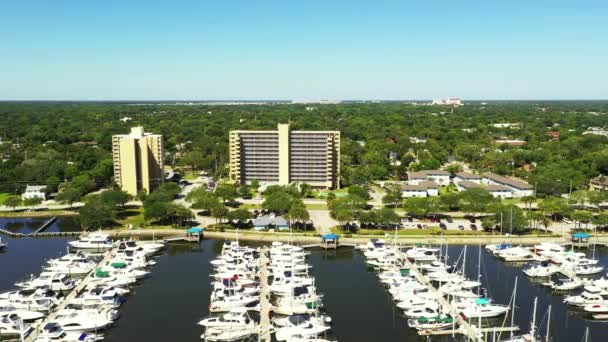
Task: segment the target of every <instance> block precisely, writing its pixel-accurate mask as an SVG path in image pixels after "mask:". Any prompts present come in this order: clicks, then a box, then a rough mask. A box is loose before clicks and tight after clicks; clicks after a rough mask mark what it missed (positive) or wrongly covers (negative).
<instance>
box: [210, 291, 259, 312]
mask: <svg viewBox="0 0 608 342" xmlns="http://www.w3.org/2000/svg"><path fill="white" fill-rule="evenodd" d="M258 300H259V298H258V297H256V296H240V295H237V296H228V297H222V298H217V297H216V296H213V295H212V296H211V304H209V311H210V312H226V311H230V310H233V309H236V308H240V307H244V306H247V305H250V304H252V303H255V302H257V301H258Z"/></svg>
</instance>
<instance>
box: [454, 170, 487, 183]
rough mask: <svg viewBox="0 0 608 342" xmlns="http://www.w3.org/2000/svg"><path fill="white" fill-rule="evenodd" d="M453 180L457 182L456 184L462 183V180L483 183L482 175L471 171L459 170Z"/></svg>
mask: <svg viewBox="0 0 608 342" xmlns="http://www.w3.org/2000/svg"><path fill="white" fill-rule="evenodd" d="M453 181H454V184H456V185H458V183H460V182H465V181H467V182H473V183H477V184H481V176H480V175H476V174H474V173H470V172H458V173H456V175H455V176H454V179H453Z"/></svg>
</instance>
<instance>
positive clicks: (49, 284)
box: [15, 272, 76, 291]
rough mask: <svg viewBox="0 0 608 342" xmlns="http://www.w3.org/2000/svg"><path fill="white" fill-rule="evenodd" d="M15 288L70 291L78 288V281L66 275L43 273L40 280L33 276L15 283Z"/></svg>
mask: <svg viewBox="0 0 608 342" xmlns="http://www.w3.org/2000/svg"><path fill="white" fill-rule="evenodd" d="M15 286H17V287H21V288H26V289H27V288H34V289H38V288H45V289H49V290H51V291H70V290H72V289H73V288H74V287H76V281H74V280H73V279H72V278H71V277H70V276H69V275H67V274H65V273H57V272H42V273H40V276H38V278H34V276H33V275H32V276H31V277H30V279H29V280H27V281H24V282H18V283H15Z"/></svg>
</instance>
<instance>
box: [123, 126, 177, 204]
mask: <svg viewBox="0 0 608 342" xmlns="http://www.w3.org/2000/svg"><path fill="white" fill-rule="evenodd" d="M163 155H164V147H163V136H162V135H159V134H152V133H144V128H143V127H132V128H131V133H130V134H119V135H114V136H112V157H113V161H114V181H115V182H116V184H118V185H119V186H120V187H121V189H122V190H124V191H125V192H127V193H129V194H131V195H133V196H136V195H137V193H138V192H139V191H142V190H143V191H146V192H148V193H149V192H150V191H152V190H154V189H155V188H156V187H158V185H160V184H161V183H162V182H163V177H164V166H165V165H164V161H163Z"/></svg>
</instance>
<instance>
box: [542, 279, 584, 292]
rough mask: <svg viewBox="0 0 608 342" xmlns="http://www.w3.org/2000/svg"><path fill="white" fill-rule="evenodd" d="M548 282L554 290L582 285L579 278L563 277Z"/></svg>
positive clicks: (571, 288)
mask: <svg viewBox="0 0 608 342" xmlns="http://www.w3.org/2000/svg"><path fill="white" fill-rule="evenodd" d="M549 284H550V287H551V288H552V289H553V290H555V291H571V290H576V289H578V288H581V287H583V282H582V281H581V280H579V279H565V280H562V281H561V282H559V283H556V282H550V283H549Z"/></svg>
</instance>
